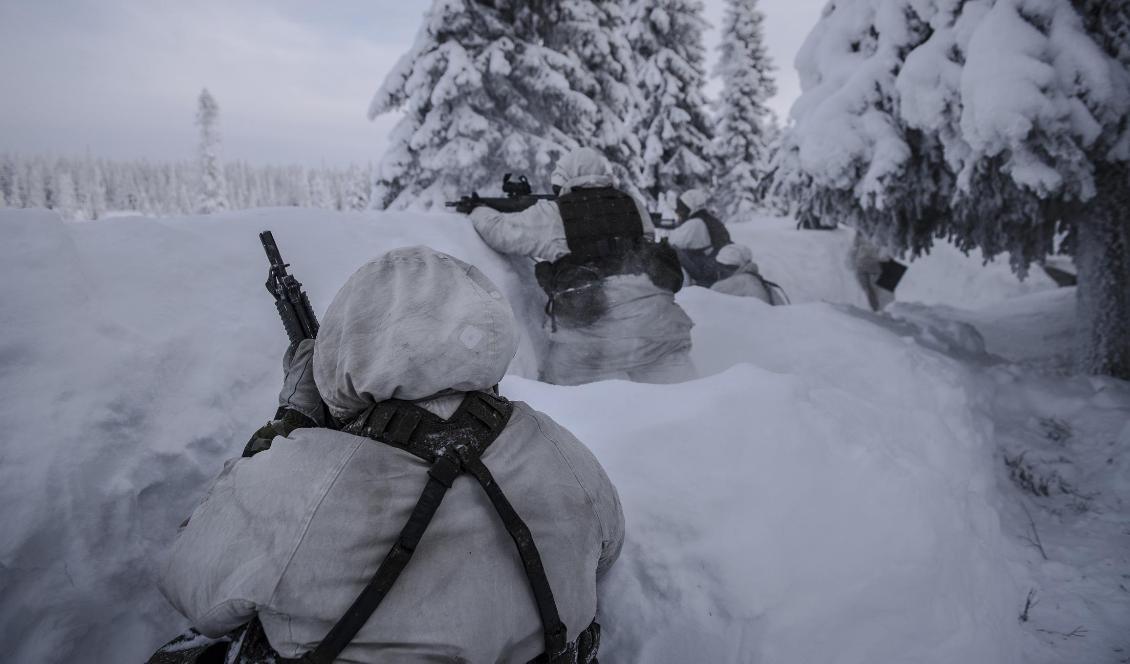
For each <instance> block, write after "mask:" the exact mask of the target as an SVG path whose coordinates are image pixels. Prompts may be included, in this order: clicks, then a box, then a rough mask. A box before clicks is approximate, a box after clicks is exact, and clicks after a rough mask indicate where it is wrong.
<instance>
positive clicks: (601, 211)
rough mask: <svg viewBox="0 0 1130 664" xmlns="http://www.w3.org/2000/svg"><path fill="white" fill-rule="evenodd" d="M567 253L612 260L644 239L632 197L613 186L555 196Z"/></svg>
mask: <svg viewBox="0 0 1130 664" xmlns="http://www.w3.org/2000/svg"><path fill="white" fill-rule="evenodd" d="M557 209H558V210H559V211H560V213H561V221H562V223H564V225H565V242H566V243H568V245H569V254H570V255H572V256H575V257H576V259H577V260H579V261H586V262H591V261H610V260H612V261H614V260H615V259H617V258H620V257H622V256H623V255H624V254H626V253H628V252H629V251H631V250H632V249H634V248H635V247H636V246H637V245H638V244H639V242H640V240H642V239H643V220H642V219H640V211H639V208H637V207H636V202H635V200H634V199H633V198H632V197H631V196H629V195H628V194H625V193H624V192H622V191H619V190H617V189H614V188H612V187H600V188H597V189H574V190H573V191H570V192H569V193H567V194H564V195H563V196H559V197H558V198H557Z"/></svg>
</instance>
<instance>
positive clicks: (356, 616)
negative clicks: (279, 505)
mask: <svg viewBox="0 0 1130 664" xmlns="http://www.w3.org/2000/svg"><path fill="white" fill-rule="evenodd" d="M513 409H514V406H513V404H511V403H510V402H509V401H507V400H506V399H504V398H502V397H498V396H495V395H491V394H487V393H485V392H469V393H468V394H467V396H466V397H465V398H464V399H463V403H461V404H460V405H459V409H458V410H456V411H455V414H454V415H452V416H451V418H449V419H448V420H443V419H441V418H439V417H437V416H435V415H434V414H432V413H429V412H428V411H426V410H424V409H422V408H420V407H418V406H416V405H415V404H412V403H411V402H407V401H398V400H389V401H384V402H381V403H379V404H377V405H375V406H373V407H371V408H369V410H367V411H366V412H365V413H363V414H362V415H361V416H360V417H358V418H357V419H356V420H354V421H353V422H351V423H349V424H348V425H346V426H345V427H344V428H343V429H342V430H343V431H345V432H347V433H353V434H356V435H362V436H366V437H368V438H372V439H374V440H377V441H379V442H382V443H385V444H387V445H392V446H394V447H397V448H400V449H403V450H405V451H407V452H409V453H411V454H413V455H415V456H417V457H419V458H421V459H423V460H425V461H428V462H429V463H431V464H432V466H431V468H429V469H428V482H427V484H426V485H425V486H424V491H423V493H421V494H420V498H419V500H418V501H416V506H415V507H414V508H413V509H412V514H411V515H410V516H409V517H408V522H407V523H406V524H404V527H403V528H402V529H401V531H400V535H399V537H397V539H396V543H395V544H393V546H392V549H391V550H389V552H388V554H387V555H386V556H385V559H384V561H382V562H381V565H380V567H379V568H378V569H377V571H376V573H375V574H374V575H373V578H372V579H371V580H370V581H369V584H368V585H367V586H365V589H364V590H362V591H361V594H360V595H358V596H357V599H356V600H354V601H353V605H352V606H350V607H349V610H348V611H346V612H345V615H344V616H342V618H341V619H340V620H339V621H338V622H337V624H336V625H334V626H333V628H332V629H330V631H329V633H328V634H327V635H326V637H325V638H324V639H322V642H321V643H319V644H318V646H317V647H316V648H315V649H314V650H312V651H310V652H309V653H307V654H306V655H304V656H303V657H301V658H299V659H297V660H290V661H291V662H297V663H299V664H331V663H332V662H333V661H334V659H336V658H337V656H338V655H339V654H341V651H342V650H344V649H345V647H346V646H347V645H349V642H350V641H352V640H353V638H354V637H355V636H357V633H358V632H360V631H361V628H362V627H364V626H365V623H366V622H368V620H369V618H370V616H372V614H373V612H374V611H376V609H377V607H378V606H380V604H381V602H382V601H383V600H384V598H385V596H386V595H388V592H389V590H390V589H391V588H392V585H393V584H394V583H395V582H396V579H397V578H399V576H400V573H401V572H402V571H404V568H405V567H406V566H407V565H408V561H409V560H411V559H412V554H413V553H414V552H415V550H416V546H417V545H418V544H419V543H420V539H421V538H422V537H423V535H424V531H425V530H426V529H427V527H428V524H430V523H431V520H432V518H433V517H434V516H435V513H436V511H437V510H438V509H439V505H440V502H441V501H442V500H443V497H444V495H445V494H446V493H447V490H448V489H450V488H451V486H452V484H453V483H454V482H455V478H457V477H458V476H459V475H460V474H461V473H462V472H463V471H466V472H468V473H470V474H471V475H472V476H473V477H474V478H475V479H476V480H477V481H478V482H479V485H480V486H481V487H482V488H483V491H485V492H486V494H487V497H488V498H489V499H490V501H491V505H493V506H494V509H495V511H497V512H498V515H499V517H500V518H501V519H502V523H503V525H504V526H505V527H506V531H507V532H508V533H509V534H510V537H511V539H513V540H514V544H515V546H516V547H517V548H518V556H519V557H520V558H521V560H522V566H523V568H524V569H525V571H526V577H527V579H528V580H529V582H530V587H531V588H532V590H533V593H534V601H535V602H536V603H537V607H538V614H539V615H540V617H541V622H542V631H543V637H544V640H545V653H546V655H547V656H548V657H549V658H550V659H549V660H548V661H557V660H559V659H560V658H561V657H562V655H564V654H567V652H568V650H569V644H568V643H567V639H568V635H567V632H566V627H565V624H564V623H563V622H562V621H561V616H560V614H559V613H558V611H557V603H556V602H555V601H554V598H553V590H552V589H551V588H550V585H549V577H548V576H547V575H546V573H545V567H544V566H543V565H542V561H541V554H540V553H539V552H538V548H537V545H536V544H534V538H533V534H532V533H531V532H530V529H529V526H527V525H526V524H525V522H524V521H522V518H521V516H519V515H518V512H517V511H515V510H514V506H513V505H511V504H510V501H509V500H507V498H506V495H505V494H504V493H503V492H502V488H501V487H499V486H498V483H497V482H496V481H495V480H494V477H493V476H492V475H491V472H490V470H489V469H488V468H487V467H486V465H485V464H484V463H483V462H482V460H481V458H480V457H482V455H483V452H485V451H486V449H487V448H488V447H490V445H491V443H493V442H494V441H495V439H496V438H498V435H499V434H500V433H502V430H503V429H504V428H505V427H506V424H507V423H508V422H509V421H510V416H511V414H512V413H513ZM598 629H599V628H598Z"/></svg>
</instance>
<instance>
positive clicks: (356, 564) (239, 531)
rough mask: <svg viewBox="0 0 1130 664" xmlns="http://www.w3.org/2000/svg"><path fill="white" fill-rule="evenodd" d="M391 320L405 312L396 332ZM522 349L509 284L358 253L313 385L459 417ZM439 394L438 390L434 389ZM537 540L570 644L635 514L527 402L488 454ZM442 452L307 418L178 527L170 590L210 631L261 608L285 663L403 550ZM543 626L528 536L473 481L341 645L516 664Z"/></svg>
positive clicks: (431, 262)
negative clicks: (397, 545) (421, 452)
mask: <svg viewBox="0 0 1130 664" xmlns="http://www.w3.org/2000/svg"><path fill="white" fill-rule="evenodd" d="M389 321H396V322H397V324H396V325H395V326H393V325H389ZM516 348H517V334H516V325H515V322H514V320H513V314H512V313H511V311H510V307H509V304H507V302H506V300H505V299H504V298H503V296H502V294H501V292H500V291H499V290H498V288H497V287H495V286H494V284H492V283H491V282H490V281H489V280H488V279H487V278H486V277H485V276H483V275H482V273H480V272H479V271H478V270H477V269H476V268H474V267H471V266H468V265H467V264H465V263H462V262H461V261H458V260H456V259H454V258H451V257H450V256H446V255H443V254H440V253H438V252H435V251H432V250H430V249H426V248H422V247H418V248H412V249H404V250H397V251H394V252H391V253H390V254H386V255H385V256H383V257H381V258H379V259H377V260H375V261H373V262H371V263H369V264H367V265H365V266H363V267H362V268H361V269H360V270H358V271H357V273H355V274H354V275H353V276H352V277H351V278H350V279H349V281H348V282H347V283H346V284H345V286H343V287H342V289H341V291H340V292H339V293H338V295H337V297H335V298H334V301H333V303H332V304H331V305H330V307H329V309H328V311H327V312H326V315H325V316H324V319H323V322H322V328H321V332H320V334H319V339H318V341H317V343H316V345H315V350H314V379H315V381H316V383H317V386H318V391H319V392H320V393H321V394H322V396H323V398H324V399H325V400H326V402H327V404H328V405H329V407H330V409H331V411H332V412H333V414H334V415H335V416H336V417H338V418H341V419H349V418H351V417H354V416H356V415H357V414H358V413H360V412H361V411H362V410H363V409H365V408H367V407H368V406H369V405H371V404H373V403H376V402H379V401H383V400H385V399H388V398H394V397H395V398H400V399H413V400H420V399H423V398H427V399H426V400H423V401H418V403H419V404H420V405H421V406H423V407H425V408H427V409H428V410H431V411H432V412H434V413H436V414H438V415H440V416H441V417H448V416H450V415H451V413H452V412H453V411H454V409H455V406H456V405H457V404H458V403H459V402H460V401H461V400H462V392H463V391H469V390H476V389H480V390H481V389H488V388H489V387H491V386H492V385H494V384H496V383H497V382H498V380H499V379H500V378H501V377H502V375H503V374H504V373H505V371H506V368H507V365H508V364H509V362H510V359H511V358H512V357H513V355H514V353H515V350H516ZM436 395H440V396H436ZM482 461H483V463H484V464H486V465H487V467H489V468H490V470H491V472H492V473H493V474H494V476H495V477H496V479H497V480H498V483H499V485H500V486H502V488H503V489H504V490H505V492H506V495H507V496H508V497H509V498H510V500H511V501H512V502H513V504H514V507H515V509H516V510H517V511H518V512H519V514H520V515H521V517H522V518H523V519H524V520H525V522H526V524H527V525H528V526H529V528H530V530H531V531H532V533H533V536H534V540H535V541H536V543H537V545H538V548H539V549H540V551H541V554H542V559H543V563H544V566H545V570H546V573H547V576H548V578H549V581H550V584H551V587H552V589H553V593H554V596H555V598H556V601H557V606H558V609H559V611H560V614H561V618H562V620H563V621H564V622H565V624H566V626H567V628H568V638H569V639H570V640H573V639H575V638H576V637H577V635H578V634H579V633H580V632H581V630H583V629H585V628H586V627H587V626H588V625H589V623H590V622H591V621H592V619H593V617H594V616H595V614H596V578H597V576H598V574H600V573H602V572H603V571H604V570H606V569H607V568H608V567H609V566H610V565H611V564H612V563H613V561H615V559H616V558H617V556H618V555H619V551H620V547H621V544H622V542H623V537H624V517H623V513H622V511H621V507H620V501H619V498H618V496H617V494H616V490H615V488H614V487H613V486H612V483H611V482H610V481H609V479H608V477H607V476H606V475H605V473H604V471H603V469H602V468H601V467H600V464H599V463H598V462H597V460H596V458H595V457H594V456H593V455H592V453H591V452H590V451H589V450H588V449H587V448H586V447H585V446H584V445H583V444H581V443H580V442H579V441H578V440H577V439H576V438H575V437H573V435H572V434H570V433H569V432H568V431H567V430H566V429H564V428H563V427H561V426H560V425H558V424H557V423H556V422H554V421H553V420H552V419H551V418H549V417H548V416H547V415H545V414H543V413H540V412H537V411H535V410H534V409H532V408H530V407H529V406H528V405H526V404H524V403H521V402H517V403H515V404H514V412H513V415H512V416H511V419H510V422H509V423H508V424H507V426H506V428H505V429H504V430H503V431H502V433H501V435H500V436H499V437H498V439H497V440H495V442H494V443H493V444H492V445H491V447H490V448H489V449H488V450H487V452H486V453H485V454H484V456H483V457H482ZM427 468H428V465H427V464H426V463H425V462H423V461H421V460H420V459H418V458H417V457H415V456H412V455H411V454H409V453H408V452H405V451H402V450H400V449H397V448H394V447H391V446H388V445H384V444H381V443H377V442H375V441H373V440H371V439H368V438H361V437H358V436H353V435H349V434H346V433H342V432H338V431H333V430H329V429H297V430H295V431H293V432H292V433H291V434H290V436H289V437H287V438H283V437H279V438H276V439H275V441H274V443H273V444H272V446H271V448H270V449H269V450H268V451H265V452H261V453H259V454H257V455H256V456H254V457H251V458H241V459H236V460H233V461H229V462H228V464H227V465H226V467H225V468H224V470H223V472H222V473H221V475H220V477H219V478H218V479H217V480H216V481H215V483H214V484H213V485H212V487H211V488H210V490H209V492H208V495H207V497H206V498H205V499H204V502H203V503H202V504H201V505H200V506H199V507H198V508H197V509H196V510H195V511H194V512H193V514H192V517H191V518H190V520H189V521H188V523H187V524H186V525H185V526H184V528H183V529H182V530H181V532H180V533H179V534H178V536H177V538H176V541H175V542H174V544H173V546H172V548H171V551H170V553H169V555H168V558H167V560H166V562H165V564H164V566H163V573H162V575H161V579H160V585H161V588H162V591H163V592H164V594H165V596H166V597H167V598H168V599H169V601H170V602H172V604H173V605H174V606H175V607H176V608H177V609H178V610H180V611H181V612H182V613H183V614H184V615H186V616H187V617H188V618H189V620H190V621H191V622H192V624H193V625H194V626H195V627H196V628H197V629H199V630H200V631H201V632H203V633H204V634H206V635H209V636H219V635H222V634H224V633H226V632H228V631H229V630H231V629H233V628H235V627H237V626H239V625H240V624H242V623H245V622H247V621H248V620H250V619H251V618H252V617H253V616H254V615H256V614H258V616H259V618H260V620H261V622H262V624H263V628H264V631H265V633H266V635H267V637H268V639H269V640H270V642H271V645H272V646H273V647H274V648H275V649H276V650H278V651H279V653H280V654H282V655H283V656H286V657H294V656H297V655H299V654H301V653H303V652H305V651H306V650H308V649H310V648H312V647H313V646H314V645H316V644H317V643H318V642H319V641H320V640H321V639H322V637H323V636H325V634H326V633H327V632H328V631H329V629H330V627H331V626H333V624H334V623H336V622H337V620H338V619H339V618H340V617H341V616H342V614H343V613H344V612H345V610H346V609H347V608H348V607H349V605H350V603H351V602H352V601H353V600H354V598H356V596H357V594H358V593H359V592H360V590H361V589H362V587H364V585H365V584H366V583H367V582H368V581H369V579H370V578H371V576H372V574H373V573H374V571H375V570H376V568H377V566H378V565H379V564H380V562H381V560H382V559H383V558H384V556H385V554H386V553H387V552H388V550H389V548H390V547H391V546H392V543H393V541H394V540H395V538H396V536H397V534H398V533H399V531H400V529H401V528H402V527H403V525H404V523H405V522H406V520H407V518H408V514H409V512H410V511H411V509H412V507H413V505H414V504H415V502H416V500H417V498H418V497H419V494H420V490H421V489H422V487H423V485H424V483H425V478H426V472H427ZM543 646H544V643H543V637H542V626H541V621H540V618H539V616H538V612H537V609H536V607H535V603H534V599H533V595H532V592H531V590H530V586H529V583H528V582H527V580H526V576H525V573H524V572H523V570H522V566H521V562H520V561H519V559H518V556H517V553H516V551H515V548H514V543H513V542H512V541H511V539H510V536H509V535H508V534H507V532H506V530H505V529H504V528H503V527H502V526H501V524H500V523H499V522H498V516H497V514H496V513H495V510H494V508H493V507H492V506H491V504H490V501H489V500H488V499H487V497H486V496H485V495H484V493H483V491H482V489H481V488H480V487H479V486H478V485H477V484H476V483H475V481H474V480H473V479H472V478H470V477H460V478H459V479H457V480H456V481H455V483H454V486H453V487H452V488H451V489H450V490H449V491H448V493H447V496H446V498H444V501H443V503H442V505H441V506H440V508H439V511H438V512H437V514H436V516H435V518H434V520H433V521H432V523H431V525H430V526H429V527H428V529H427V531H426V533H425V534H424V537H423V540H422V541H421V543H420V545H419V547H418V548H417V550H416V553H415V555H414V557H413V558H412V560H411V562H410V563H409V564H408V566H407V567H406V568H405V570H404V572H403V574H402V575H401V576H400V578H399V579H398V580H397V581H396V583H395V585H394V586H393V588H392V590H391V591H390V593H389V595H388V596H387V598H386V599H385V601H384V603H383V604H382V605H381V606H380V607H379V608H378V609H377V611H376V613H375V614H374V615H373V616H372V618H371V619H370V620H369V621H368V623H366V625H365V627H364V628H363V629H362V630H361V632H360V633H359V634H358V635H357V637H356V638H355V639H353V641H352V642H351V643H350V645H349V646H348V647H347V648H346V649H345V651H344V652H343V653H342V655H341V657H340V658H339V659H340V660H341V661H350V662H377V661H379V662H382V663H383V662H393V663H395V662H420V661H465V662H521V663H523V664H524V663H525V662H527V661H529V660H530V659H532V658H534V657H536V656H537V655H539V654H540V653H541V652H542V650H543V649H544V648H543Z"/></svg>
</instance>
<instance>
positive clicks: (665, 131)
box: [628, 0, 712, 202]
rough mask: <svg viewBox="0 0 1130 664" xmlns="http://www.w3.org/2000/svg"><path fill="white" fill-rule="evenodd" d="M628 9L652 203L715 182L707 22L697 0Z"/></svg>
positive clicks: (647, 2)
mask: <svg viewBox="0 0 1130 664" xmlns="http://www.w3.org/2000/svg"><path fill="white" fill-rule="evenodd" d="M629 12H630V14H629V26H628V40H629V42H630V43H631V45H632V50H633V52H634V53H635V57H636V69H637V74H638V76H639V85H640V91H641V96H642V99H643V108H642V109H641V115H640V118H639V121H638V129H637V132H638V134H639V135H640V137H641V140H642V142H643V176H642V179H641V182H640V188H641V189H643V190H644V191H645V192H646V193H647V194H648V196H649V197H650V199H651V201H652V202H654V201H656V200H658V199H659V197H660V195H661V194H662V193H663V192H666V191H675V192H679V191H684V190H686V189H690V188H693V187H707V186H709V185H710V182H711V172H712V168H711V163H710V139H711V133H712V132H711V124H710V119H709V117H708V115H707V112H706V99H705V97H704V95H703V86H704V84H705V78H706V75H705V71H704V68H703V60H704V47H703V42H702V33H703V30H704V29H705V28H706V26H707V24H706V21H705V20H704V19H703V18H702V3H701V2H699V0H631V5H630V8H629Z"/></svg>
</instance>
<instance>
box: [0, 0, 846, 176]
mask: <svg viewBox="0 0 1130 664" xmlns="http://www.w3.org/2000/svg"><path fill="white" fill-rule="evenodd" d="M428 4H430V3H428V2H425V0H414V1H405V0H335V1H333V2H311V1H309V0H226V1H225V0H193V1H192V2H179V1H176V0H0V151H17V152H22V153H47V154H54V155H64V154H68V155H69V154H77V153H82V152H86V151H89V152H90V153H92V154H94V155H97V156H106V157H112V158H142V157H143V158H148V159H152V160H171V159H183V158H191V156H192V153H193V147H194V143H195V138H196V134H195V128H194V126H193V117H194V113H195V104H196V97H197V95H198V94H199V93H200V89H201V88H203V87H207V88H208V89H209V90H210V91H211V92H212V94H213V96H214V97H215V98H216V100H217V102H218V103H219V105H220V117H221V131H222V133H223V154H224V157H225V158H227V159H246V160H249V161H253V162H257V163H303V164H309V165H316V164H319V163H324V164H326V165H344V164H347V163H349V162H352V161H356V162H364V161H376V160H377V159H379V157H380V155H381V152H382V149H383V146H384V144H385V135H386V134H387V132H388V130H389V128H390V127H391V126H392V125H393V123H394V122H395V117H391V116H386V117H382V118H378V119H377V120H376V121H374V122H369V121H368V120H367V119H366V118H365V111H366V109H367V108H368V105H369V99H370V97H371V96H372V94H373V93H374V92H375V91H376V89H377V87H378V86H379V85H380V83H381V81H382V80H383V78H384V75H385V73H386V72H387V71H388V70H389V69H390V68H391V66H392V64H393V63H394V62H395V61H396V59H397V58H398V57H399V56H400V55H401V54H402V53H403V52H404V51H406V50H407V49H408V48H409V46H410V45H411V44H412V41H413V39H414V37H415V35H416V30H417V28H418V25H419V22H420V18H421V16H422V15H423V12H424V10H425V9H426V7H427V6H428ZM705 4H706V8H707V11H706V17H707V19H708V20H709V21H710V22H711V23H712V24H713V25H715V26H717V25H719V24H720V23H721V18H722V7H723V0H705ZM759 4H760V7H761V9H762V11H764V12H765V14H766V28H767V35H766V36H767V40H768V46H769V50H770V54H771V55H772V57H773V59H774V62H775V63H776V66H777V69H778V71H777V74H778V86H779V87H780V93H779V94H778V95H777V97H776V98H775V99H773V100H772V106H773V108H774V110H776V111H777V113H778V114H779V115H780V116H781V117H782V119H783V118H785V117H786V116H787V113H788V108H789V106H790V104H791V103H792V101H793V99H795V97H796V95H797V94H798V93H799V84H798V82H797V78H796V73H795V71H794V70H793V66H792V61H793V57H794V56H795V54H796V51H797V49H798V47H799V46H800V44H801V42H802V41H803V40H804V37H805V35H806V34H807V33H808V30H809V29H810V28H811V27H812V25H813V24H815V22H816V19H817V17H818V16H819V13H820V9H821V8H822V6H823V4H824V0H760V3H759ZM717 39H718V36H717V30H716V29H715V30H712V31H711V32H710V33H708V35H707V45H708V47H709V49H710V61H709V65H710V66H713V60H714V57H715V55H716V54H715V47H716V45H717ZM716 90H717V84H716V83H712V84H711V85H710V86H709V87H708V92H710V93H711V94H713V93H715V92H716Z"/></svg>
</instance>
